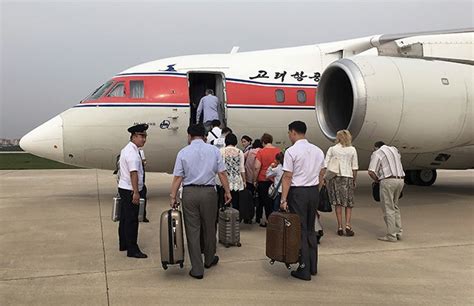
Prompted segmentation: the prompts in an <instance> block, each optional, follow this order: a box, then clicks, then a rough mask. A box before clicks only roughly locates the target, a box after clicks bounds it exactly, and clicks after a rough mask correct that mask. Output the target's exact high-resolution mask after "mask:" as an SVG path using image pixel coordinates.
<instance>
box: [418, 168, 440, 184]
mask: <svg viewBox="0 0 474 306" xmlns="http://www.w3.org/2000/svg"><path fill="white" fill-rule="evenodd" d="M414 172H415V175H414V177H415V180H414V183H415V185H418V186H431V185H433V184H434V182H435V181H436V178H437V177H438V174H437V173H436V169H423V170H417V171H414Z"/></svg>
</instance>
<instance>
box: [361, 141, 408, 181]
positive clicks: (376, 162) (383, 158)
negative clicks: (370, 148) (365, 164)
mask: <svg viewBox="0 0 474 306" xmlns="http://www.w3.org/2000/svg"><path fill="white" fill-rule="evenodd" d="M368 170H369V171H372V172H374V173H375V175H377V177H378V179H379V180H383V179H385V178H388V177H390V176H400V177H401V176H405V172H403V165H402V161H401V156H400V153H399V152H398V150H397V148H395V147H389V146H386V145H383V146H382V147H381V148H380V149H378V150H377V151H375V152H374V153H372V156H371V157H370V164H369V169H368Z"/></svg>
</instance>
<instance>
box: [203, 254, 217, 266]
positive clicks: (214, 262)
mask: <svg viewBox="0 0 474 306" xmlns="http://www.w3.org/2000/svg"><path fill="white" fill-rule="evenodd" d="M218 262H219V256H217V255H216V256H214V259H213V260H212V262H211V264H210V265H204V268H206V269H209V268H210V267H212V266H215V265H217V263H218Z"/></svg>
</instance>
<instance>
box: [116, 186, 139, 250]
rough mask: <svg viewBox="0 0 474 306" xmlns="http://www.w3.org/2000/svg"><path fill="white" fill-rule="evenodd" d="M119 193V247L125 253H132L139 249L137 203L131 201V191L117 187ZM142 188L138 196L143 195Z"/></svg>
mask: <svg viewBox="0 0 474 306" xmlns="http://www.w3.org/2000/svg"><path fill="white" fill-rule="evenodd" d="M118 192H119V195H120V222H119V228H118V234H119V247H120V249H126V250H127V254H129V255H132V254H135V253H136V252H138V251H140V249H139V247H138V244H137V240H138V209H139V205H136V204H133V203H132V194H133V191H131V190H127V189H122V188H119V189H118ZM142 193H143V190H142V191H141V192H140V197H143V194H142Z"/></svg>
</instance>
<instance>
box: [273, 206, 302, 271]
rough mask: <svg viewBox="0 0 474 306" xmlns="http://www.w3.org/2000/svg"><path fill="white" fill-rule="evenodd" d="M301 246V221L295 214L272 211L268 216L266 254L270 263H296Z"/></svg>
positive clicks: (287, 264)
mask: <svg viewBox="0 0 474 306" xmlns="http://www.w3.org/2000/svg"><path fill="white" fill-rule="evenodd" d="M300 248H301V222H300V217H299V216H298V215H297V214H292V213H287V212H274V213H272V214H271V215H270V217H269V218H268V223H267V240H266V254H267V257H269V258H270V259H271V260H270V263H271V264H273V263H274V262H275V261H279V262H283V263H285V264H286V266H287V268H290V266H289V265H290V264H294V263H297V262H298V260H299V254H300Z"/></svg>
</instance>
